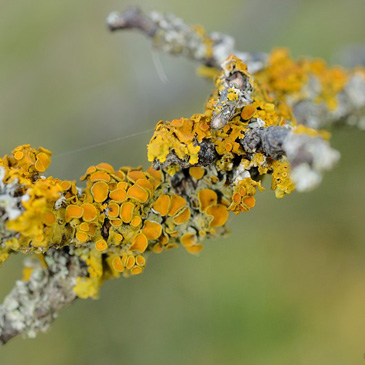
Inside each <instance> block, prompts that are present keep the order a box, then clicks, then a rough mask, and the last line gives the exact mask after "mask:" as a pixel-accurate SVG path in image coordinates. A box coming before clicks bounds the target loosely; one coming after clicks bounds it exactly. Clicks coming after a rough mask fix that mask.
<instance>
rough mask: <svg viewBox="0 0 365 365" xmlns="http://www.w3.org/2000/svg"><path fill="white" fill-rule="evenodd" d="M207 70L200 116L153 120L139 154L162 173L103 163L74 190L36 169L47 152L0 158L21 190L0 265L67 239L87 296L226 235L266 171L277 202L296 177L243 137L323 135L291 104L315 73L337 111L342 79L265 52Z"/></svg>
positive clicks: (323, 96) (80, 289) (23, 151)
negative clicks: (170, 253) (259, 131)
mask: <svg viewBox="0 0 365 365" xmlns="http://www.w3.org/2000/svg"><path fill="white" fill-rule="evenodd" d="M195 31H196V33H197V34H199V35H200V36H201V37H202V39H203V40H204V44H205V46H206V49H205V50H206V54H207V57H208V56H209V57H210V56H212V53H211V52H212V45H213V44H212V42H211V40H210V39H208V38H209V37H207V36H206V35H205V33H204V32H203V31H202V29H200V28H199V27H197V28H196V30H195ZM211 71H213V72H211V74H214V76H215V81H214V82H215V90H214V91H213V92H212V94H211V97H210V98H209V100H208V101H207V103H206V105H205V110H204V111H203V113H200V114H194V115H192V116H191V117H189V118H180V119H174V120H171V121H160V122H159V123H158V124H157V126H156V128H155V132H154V135H153V137H152V138H151V141H150V143H149V145H148V159H149V160H150V161H151V162H153V166H155V167H158V168H159V170H156V169H154V168H153V167H152V166H151V167H149V168H148V169H147V170H143V169H142V168H141V167H137V168H132V167H122V168H120V169H118V170H115V169H114V168H113V166H111V165H109V164H107V163H100V164H98V165H96V166H91V167H89V168H88V169H87V170H86V173H85V174H84V176H82V178H81V180H85V183H86V187H85V188H84V189H78V188H76V183H75V182H74V181H61V180H58V179H53V178H44V177H43V176H41V173H43V172H44V171H45V170H46V168H47V167H48V166H49V164H50V156H51V153H50V152H49V151H48V150H46V149H43V148H39V149H35V148H32V147H30V146H29V145H24V146H19V147H17V148H16V149H14V150H13V152H12V154H11V155H10V156H5V157H4V158H2V159H0V166H2V167H4V169H5V176H4V179H3V180H4V183H5V184H8V183H10V182H18V184H19V191H17V192H16V194H17V195H16V196H17V197H18V196H23V197H24V199H22V200H21V202H20V203H19V205H20V208H19V210H20V211H19V215H18V216H17V218H15V219H8V220H7V222H6V228H7V229H8V230H12V231H14V232H15V234H16V236H15V237H13V238H12V239H10V240H8V241H7V242H5V243H4V245H3V247H0V263H1V262H3V261H4V260H6V259H7V258H8V257H9V254H10V253H11V252H13V251H21V252H27V253H28V252H45V251H47V249H49V248H50V247H56V248H58V247H64V246H68V245H69V246H71V249H70V252H73V254H75V255H78V256H79V257H80V260H82V261H83V262H84V263H85V265H86V267H87V274H86V277H83V278H81V277H80V278H78V279H77V283H76V286H75V287H74V291H75V293H76V294H77V295H78V296H79V297H81V298H86V297H96V296H97V293H98V291H99V287H100V285H101V283H102V282H103V280H104V279H106V278H108V277H118V276H119V275H120V273H123V275H124V276H130V275H137V274H140V273H141V272H142V271H143V269H144V267H145V264H146V259H145V255H146V252H149V251H152V252H156V253H159V252H162V251H166V250H169V249H172V248H175V247H177V246H178V245H179V244H181V245H182V246H183V247H185V248H186V250H187V251H188V252H190V253H193V254H197V253H199V252H200V251H201V249H202V248H203V246H202V244H201V243H200V242H201V241H202V240H203V239H204V238H208V237H213V236H219V235H222V234H224V233H225V232H226V229H225V227H224V226H225V224H226V222H227V219H228V216H229V211H233V212H234V213H236V214H238V213H239V212H246V211H249V210H250V209H252V208H253V207H254V206H255V204H256V200H255V194H256V191H257V189H258V190H262V188H261V185H260V182H259V181H261V179H262V178H263V176H264V175H266V174H270V173H272V189H274V190H275V194H276V196H277V197H282V196H284V195H285V194H289V193H290V192H291V191H292V190H293V189H294V184H293V182H292V181H291V179H290V176H289V175H290V166H289V163H288V162H287V161H286V160H285V158H282V159H280V160H279V161H275V160H274V158H272V156H269V155H265V154H264V153H260V152H248V151H247V150H248V149H247V148H246V147H244V143H243V142H244V141H242V139H243V138H244V137H245V136H247V135H248V133H250V132H251V129H252V128H256V127H255V126H259V128H266V127H269V126H284V125H287V126H288V127H289V128H291V132H292V133H304V134H306V135H309V136H312V137H320V138H325V139H326V138H328V137H329V136H328V135H326V134H324V133H322V132H318V131H315V130H311V129H310V128H308V127H305V126H295V124H296V121H295V118H294V115H293V109H292V107H291V105H294V104H295V103H297V102H299V101H301V100H306V97H307V96H306V92H307V91H306V86H307V85H308V81H309V80H310V79H311V77H314V78H315V79H316V80H317V81H318V83H319V85H320V88H319V91H318V95H315V96H314V98H315V100H314V102H315V103H321V104H323V105H325V106H327V108H329V109H330V110H334V109H335V108H336V106H337V103H338V100H337V98H338V93H339V92H341V91H342V90H343V88H344V86H345V85H346V83H347V80H348V75H347V74H346V73H344V71H343V70H341V69H339V68H331V69H330V68H328V67H327V66H326V65H325V63H323V62H321V61H318V60H314V61H309V60H304V59H302V60H299V61H294V60H292V59H291V58H290V56H289V54H288V53H287V52H285V51H283V50H276V51H274V52H273V53H272V54H271V55H270V57H269V60H268V67H265V68H264V69H263V70H261V71H259V72H257V73H255V75H254V77H252V76H251V75H249V74H248V72H247V67H246V65H245V64H244V63H243V62H242V60H240V59H239V58H237V57H236V56H230V57H229V58H228V59H227V60H226V62H224V63H223V66H222V70H221V71H219V70H217V69H214V68H211ZM238 74H240V75H241V76H244V79H245V80H246V81H247V82H248V83H249V84H250V86H252V93H251V91H250V100H249V99H247V100H248V102H247V100H246V101H244V102H242V95H241V94H240V93H241V92H240V90H239V88H237V87H236V86H234V82H232V83H231V84H230V85H228V87H227V80H235V76H237V75H238ZM364 75H365V74H364ZM239 79H240V78H239V77H238V78H236V80H239ZM240 98H241V99H240ZM288 101H290V103H289V102H288ZM224 103H228V104H229V103H231V104H229V105H233V106H234V108H235V109H234V110H233V112H232V116H231V117H230V119H229V120H226V121H225V124H224V125H222V127H221V128H219V129H215V126H214V125H213V126H212V125H211V124H212V118H213V116H217V115H219V113H220V112H221V111H222V109H223V107H224ZM213 127H214V128H213ZM244 148H245V149H244ZM260 151H261V150H260ZM169 175H173V176H172V177H171V176H169Z"/></svg>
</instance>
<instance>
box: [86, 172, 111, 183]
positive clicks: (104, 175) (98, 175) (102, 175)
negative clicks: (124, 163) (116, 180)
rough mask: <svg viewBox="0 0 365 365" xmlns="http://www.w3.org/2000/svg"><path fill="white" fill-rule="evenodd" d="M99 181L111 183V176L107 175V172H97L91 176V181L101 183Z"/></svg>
mask: <svg viewBox="0 0 365 365" xmlns="http://www.w3.org/2000/svg"><path fill="white" fill-rule="evenodd" d="M99 180H102V181H106V182H109V181H110V175H109V174H107V173H106V172H105V171H97V172H94V173H93V174H92V175H91V176H90V181H92V182H95V181H99Z"/></svg>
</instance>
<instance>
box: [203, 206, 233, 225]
mask: <svg viewBox="0 0 365 365" xmlns="http://www.w3.org/2000/svg"><path fill="white" fill-rule="evenodd" d="M206 213H207V214H208V215H210V216H212V217H213V220H212V221H211V222H210V226H211V227H221V226H223V225H224V224H225V223H226V222H227V219H228V216H229V213H228V210H227V208H226V207H225V206H224V205H222V204H215V205H210V206H209V207H207V208H206Z"/></svg>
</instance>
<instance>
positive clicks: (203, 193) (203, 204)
mask: <svg viewBox="0 0 365 365" xmlns="http://www.w3.org/2000/svg"><path fill="white" fill-rule="evenodd" d="M198 199H199V204H200V210H201V211H202V212H204V211H205V209H206V208H207V207H209V206H211V205H213V204H216V203H217V199H218V196H217V193H216V192H215V191H213V190H211V189H202V190H200V191H199V193H198Z"/></svg>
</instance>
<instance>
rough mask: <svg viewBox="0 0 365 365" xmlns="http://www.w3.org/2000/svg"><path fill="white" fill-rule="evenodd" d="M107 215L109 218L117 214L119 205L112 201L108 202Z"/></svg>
mask: <svg viewBox="0 0 365 365" xmlns="http://www.w3.org/2000/svg"><path fill="white" fill-rule="evenodd" d="M108 210H109V211H108V216H109V217H111V218H116V217H118V216H119V205H118V204H116V203H113V202H110V203H109V204H108Z"/></svg>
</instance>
